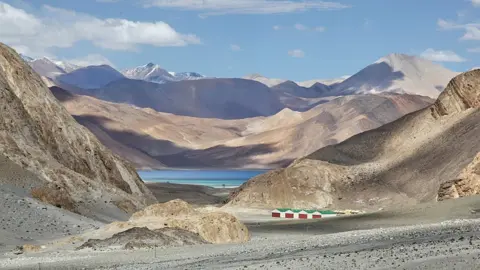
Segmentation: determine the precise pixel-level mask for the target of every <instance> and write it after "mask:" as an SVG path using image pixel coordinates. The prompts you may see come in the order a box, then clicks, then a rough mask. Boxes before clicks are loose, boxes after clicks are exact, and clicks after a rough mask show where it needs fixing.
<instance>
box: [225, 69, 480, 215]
mask: <svg viewBox="0 0 480 270" xmlns="http://www.w3.org/2000/svg"><path fill="white" fill-rule="evenodd" d="M479 121H480V70H473V71H469V72H466V73H462V74H460V75H458V76H456V77H455V78H454V79H452V80H451V82H450V83H449V84H448V86H447V88H446V89H445V90H444V91H443V92H442V93H441V94H440V96H439V98H438V99H437V101H436V102H435V103H434V104H432V105H431V106H428V107H427V108H425V109H422V110H418V111H415V112H413V113H410V114H407V115H405V116H403V117H402V118H400V119H398V120H396V121H393V122H391V123H388V124H386V125H383V126H381V127H379V128H376V129H372V130H370V131H366V132H363V133H359V134H357V135H355V136H352V137H351V138H349V139H347V140H345V141H343V142H340V143H338V144H332V145H330V146H326V147H323V148H320V150H317V151H315V152H313V153H312V154H310V155H306V156H305V157H303V158H299V159H297V160H295V161H294V162H293V163H292V164H291V165H290V166H288V167H287V168H285V169H278V170H274V171H271V172H268V173H266V174H263V175H260V176H258V177H255V178H253V179H251V180H249V181H248V182H247V183H245V184H244V185H242V186H241V187H240V188H238V189H237V190H236V191H235V192H234V193H233V194H232V196H231V198H230V202H229V204H230V205H233V206H242V205H244V206H246V205H248V207H262V208H263V207H321V208H324V207H329V208H340V209H352V208H355V209H370V210H378V208H382V207H390V208H391V207H402V206H405V205H411V204H417V203H421V202H429V201H435V200H437V199H438V198H439V197H441V198H443V197H448V196H446V195H445V194H446V193H447V194H451V196H452V197H458V196H459V194H469V195H471V194H476V193H478V191H479V189H478V186H479V185H480V178H479V176H480V173H479V171H478V164H479V162H478V159H476V160H474V158H475V156H476V155H477V154H478V153H479V150H480V140H478V137H479V136H480V126H479V125H478V122H479ZM472 160H474V161H473V162H472ZM469 163H471V164H470V165H468V164H469ZM467 165H468V166H467ZM464 168H465V170H464ZM273 183H274V184H273Z"/></svg>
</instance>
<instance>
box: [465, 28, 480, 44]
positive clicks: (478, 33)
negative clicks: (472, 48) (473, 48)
mask: <svg viewBox="0 0 480 270" xmlns="http://www.w3.org/2000/svg"><path fill="white" fill-rule="evenodd" d="M462 39H464V40H480V26H474V25H467V26H466V27H465V34H464V35H463V37H462Z"/></svg>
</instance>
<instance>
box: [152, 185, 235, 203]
mask: <svg viewBox="0 0 480 270" xmlns="http://www.w3.org/2000/svg"><path fill="white" fill-rule="evenodd" d="M145 184H146V185H147V187H148V188H149V189H150V190H151V191H152V192H153V195H154V196H155V197H156V198H157V200H158V202H161V203H163V202H168V201H170V200H174V199H182V200H184V201H186V202H188V203H190V204H193V205H221V204H223V203H224V202H225V200H226V198H227V197H228V194H229V193H230V191H231V190H232V189H230V188H212V187H207V186H200V185H183V184H171V183H154V182H146V183H145Z"/></svg>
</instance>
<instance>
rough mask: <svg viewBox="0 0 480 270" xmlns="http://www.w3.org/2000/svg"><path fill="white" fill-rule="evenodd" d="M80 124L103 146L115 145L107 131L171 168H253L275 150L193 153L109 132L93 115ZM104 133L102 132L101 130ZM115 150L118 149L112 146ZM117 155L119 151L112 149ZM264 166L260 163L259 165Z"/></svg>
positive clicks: (256, 148) (258, 146)
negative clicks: (258, 158) (261, 156)
mask: <svg viewBox="0 0 480 270" xmlns="http://www.w3.org/2000/svg"><path fill="white" fill-rule="evenodd" d="M74 118H75V120H77V122H78V123H80V124H81V125H83V126H85V127H86V128H88V129H89V130H90V131H91V132H92V133H94V134H95V135H97V137H98V139H99V140H100V141H102V143H103V144H105V145H109V146H112V142H110V141H107V140H108V139H106V138H105V136H104V135H103V136H102V135H100V134H99V132H105V133H107V134H108V136H109V137H110V139H112V140H114V141H115V142H117V143H120V144H122V145H124V146H128V147H129V148H132V149H135V150H137V151H140V152H142V153H144V154H145V155H147V156H150V157H152V158H154V159H156V160H158V161H160V162H161V163H163V164H165V165H166V166H168V167H184V168H185V167H229V168H240V167H245V166H251V165H252V164H255V163H256V161H255V160H254V159H253V157H255V156H256V155H263V154H268V153H271V152H274V151H275V147H274V146H273V145H270V144H255V145H249V146H239V147H230V146H215V147H212V148H208V149H205V150H194V149H189V148H185V147H182V146H179V145H177V144H175V143H173V142H171V141H167V140H161V139H156V138H153V137H151V136H149V135H144V134H138V133H135V132H131V131H119V130H112V129H108V128H107V127H108V123H109V122H111V120H110V119H108V118H105V117H101V116H94V115H82V116H74ZM99 130H101V131H99ZM113 148H115V146H113ZM112 150H113V151H114V152H116V153H120V151H117V150H118V149H112ZM125 154H127V155H128V153H124V154H123V155H124V158H125V159H128V156H125ZM291 161H292V160H291V159H285V160H280V161H277V162H275V163H274V164H268V166H269V167H274V166H278V165H280V166H286V165H288V164H289V163H290V162H291ZM259 165H261V164H259Z"/></svg>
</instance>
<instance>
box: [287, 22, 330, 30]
mask: <svg viewBox="0 0 480 270" xmlns="http://www.w3.org/2000/svg"><path fill="white" fill-rule="evenodd" d="M293 28H295V29H296V30H298V31H316V32H325V30H326V29H327V28H325V27H324V26H316V27H309V26H306V25H303V24H301V23H296V24H294V25H293Z"/></svg>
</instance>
